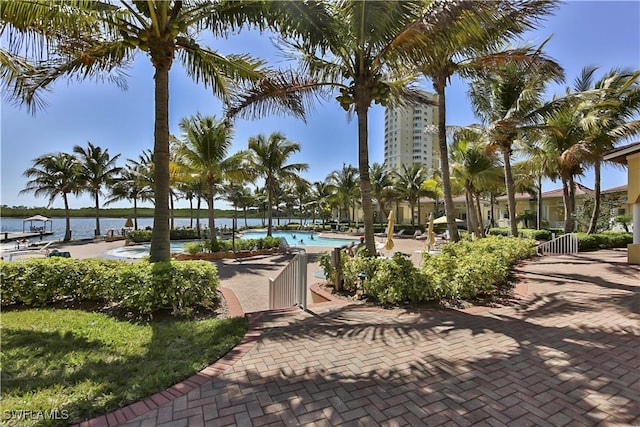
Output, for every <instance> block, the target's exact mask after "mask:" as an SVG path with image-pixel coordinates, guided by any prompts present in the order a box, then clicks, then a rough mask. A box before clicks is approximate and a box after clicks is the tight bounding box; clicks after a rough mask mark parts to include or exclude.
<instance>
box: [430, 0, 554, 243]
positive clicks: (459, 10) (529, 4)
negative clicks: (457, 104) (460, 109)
mask: <svg viewBox="0 0 640 427" xmlns="http://www.w3.org/2000/svg"><path fill="white" fill-rule="evenodd" d="M436 4H438V3H436ZM556 4H557V2H556V1H555V0H549V1H522V2H513V1H510V0H500V1H490V2H482V1H480V2H460V4H459V5H458V4H457V3H454V2H452V3H441V4H440V5H441V6H438V7H441V8H442V9H443V11H442V12H441V14H442V15H443V17H442V18H440V17H439V14H429V15H427V17H426V19H425V22H424V27H425V32H424V37H425V38H427V39H428V40H432V42H431V43H428V44H426V46H424V47H423V52H422V53H423V54H424V56H425V57H424V59H422V60H421V62H420V63H419V64H418V66H419V70H420V72H422V73H423V74H424V75H425V77H427V78H429V79H431V82H432V84H433V88H434V90H435V92H436V94H437V95H438V146H439V149H440V170H441V174H442V188H443V193H444V204H445V213H446V216H447V228H448V231H449V235H450V236H451V239H452V240H453V241H457V240H458V239H459V236H458V229H457V226H456V224H455V216H454V206H453V192H452V188H451V183H450V175H449V174H450V172H449V155H448V146H447V124H446V121H447V120H446V97H445V95H446V93H445V90H446V86H447V83H448V82H449V81H450V80H451V77H452V76H453V75H454V74H459V75H461V76H463V77H466V76H468V75H469V72H470V71H474V70H477V69H489V70H490V69H491V68H493V67H494V66H495V65H496V64H499V63H501V62H503V61H505V60H509V61H512V60H514V59H518V58H521V57H522V56H527V53H526V52H521V51H518V50H515V51H509V50H506V51H503V52H489V51H490V50H491V48H493V47H495V46H499V45H501V44H502V43H503V42H505V41H507V40H508V39H509V38H511V37H512V36H514V35H518V34H521V33H522V32H524V31H526V30H528V29H531V28H533V27H534V26H535V25H536V23H537V22H539V21H540V20H541V17H542V16H544V15H546V14H548V13H550V12H551V11H553V9H554V8H555V7H556ZM439 18H440V19H439ZM523 54H524V55H523Z"/></svg>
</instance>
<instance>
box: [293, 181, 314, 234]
mask: <svg viewBox="0 0 640 427" xmlns="http://www.w3.org/2000/svg"><path fill="white" fill-rule="evenodd" d="M294 189H295V195H296V198H297V199H298V200H297V201H298V209H299V211H300V225H302V222H303V221H304V213H305V212H304V211H305V209H304V207H305V205H306V204H307V202H308V201H309V190H311V183H310V182H309V181H307V180H306V179H304V178H298V179H296V180H295V182H294Z"/></svg>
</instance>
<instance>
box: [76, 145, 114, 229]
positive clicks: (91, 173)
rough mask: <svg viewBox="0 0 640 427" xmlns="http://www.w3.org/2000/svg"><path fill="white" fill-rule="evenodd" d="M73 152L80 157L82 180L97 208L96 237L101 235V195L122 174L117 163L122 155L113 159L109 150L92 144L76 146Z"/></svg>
mask: <svg viewBox="0 0 640 427" xmlns="http://www.w3.org/2000/svg"><path fill="white" fill-rule="evenodd" d="M73 152H74V153H76V154H77V155H78V160H79V161H80V164H81V165H82V169H81V171H80V179H81V180H82V182H83V183H84V189H85V190H86V191H88V192H89V193H90V194H91V195H92V196H93V200H94V201H95V207H96V229H95V235H96V236H99V235H100V234H101V233H100V195H102V194H103V193H102V188H103V187H104V186H108V185H109V184H111V183H112V182H113V179H114V178H115V176H116V175H117V174H118V173H120V170H121V168H119V167H118V166H116V161H117V160H118V158H119V157H120V154H116V155H115V156H113V157H111V155H110V154H109V149H108V148H107V149H105V150H103V149H102V148H100V147H96V146H95V145H93V144H92V143H91V142H88V143H87V147H86V148H85V147H81V146H79V145H76V146H74V147H73Z"/></svg>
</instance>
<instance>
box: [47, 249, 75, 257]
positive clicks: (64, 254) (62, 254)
mask: <svg viewBox="0 0 640 427" xmlns="http://www.w3.org/2000/svg"><path fill="white" fill-rule="evenodd" d="M47 256H48V257H49V258H51V257H56V256H57V257H62V258H71V252H68V251H64V252H60V251H55V250H54V251H52V252H50V253H49V255H47Z"/></svg>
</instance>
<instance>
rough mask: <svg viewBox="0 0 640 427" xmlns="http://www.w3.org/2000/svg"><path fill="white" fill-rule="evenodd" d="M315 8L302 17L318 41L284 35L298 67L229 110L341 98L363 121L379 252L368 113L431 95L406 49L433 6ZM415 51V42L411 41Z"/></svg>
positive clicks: (363, 193) (365, 201) (361, 143)
mask: <svg viewBox="0 0 640 427" xmlns="http://www.w3.org/2000/svg"><path fill="white" fill-rule="evenodd" d="M315 3H316V5H317V8H316V9H315V10H313V11H310V13H309V14H307V15H302V14H301V15H300V17H299V18H298V19H299V20H300V19H302V20H305V22H306V21H307V20H308V21H311V22H312V23H313V28H315V29H317V30H318V31H319V32H320V33H321V34H322V36H323V38H322V39H321V40H319V43H314V41H313V40H307V39H303V40H300V39H291V38H290V39H286V40H283V43H282V44H283V46H285V48H287V49H290V51H291V52H293V54H294V55H296V57H297V58H298V59H299V60H300V68H299V70H298V71H297V72H292V73H283V74H280V75H278V76H273V78H270V79H266V80H263V81H262V82H260V84H258V85H255V86H252V87H250V88H248V89H247V90H246V91H245V92H244V93H242V94H240V95H239V96H238V98H237V99H236V101H235V102H234V103H233V106H232V108H230V109H229V114H230V115H231V116H233V115H236V114H242V115H244V116H252V115H253V116H258V115H262V114H264V113H265V112H269V111H276V110H280V109H281V106H282V105H283V104H282V100H283V99H285V100H286V102H285V105H286V106H287V107H289V108H290V109H292V110H293V111H298V112H300V111H303V107H304V105H305V104H306V103H305V96H309V97H310V98H309V102H311V100H313V99H314V97H315V96H317V95H320V96H326V97H328V96H329V95H330V94H331V93H332V92H333V90H339V91H340V95H339V96H338V97H337V98H336V100H337V101H338V102H339V103H340V105H341V106H342V108H344V109H345V111H348V112H349V114H353V113H355V114H356V116H357V122H358V142H357V143H358V172H359V176H360V197H361V200H362V210H363V214H364V228H365V239H366V245H367V249H368V253H371V254H374V253H376V251H375V241H374V235H373V203H372V199H371V181H370V178H369V133H368V113H369V109H370V108H371V106H372V103H376V104H377V103H380V104H383V105H386V104H387V102H391V103H393V102H395V103H398V104H401V103H404V102H416V101H421V102H424V103H431V102H432V101H431V100H430V99H429V97H428V96H426V95H425V94H424V93H423V92H420V91H418V90H417V89H415V88H413V87H411V86H410V83H411V82H412V81H415V79H414V78H412V77H411V76H409V72H408V68H409V66H410V64H411V61H410V60H411V57H410V55H408V54H407V52H406V51H405V50H403V46H404V45H408V39H409V38H411V37H416V36H417V35H418V29H417V23H418V22H419V21H421V20H422V18H423V16H424V13H425V11H426V9H427V6H428V5H429V4H430V3H431V2H429V1H422V0H407V1H402V2H365V1H357V0H347V1H340V2H329V1H327V2H315ZM411 47H412V49H414V50H415V45H412V46H411Z"/></svg>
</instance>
